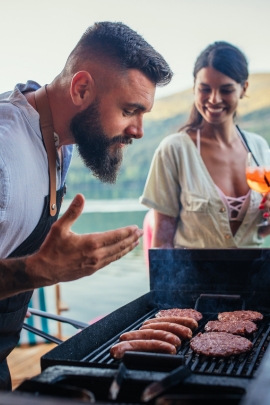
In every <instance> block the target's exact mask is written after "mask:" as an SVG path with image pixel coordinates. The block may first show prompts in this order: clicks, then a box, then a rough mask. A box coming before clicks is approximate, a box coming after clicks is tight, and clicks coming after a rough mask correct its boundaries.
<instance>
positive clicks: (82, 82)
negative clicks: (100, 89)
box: [70, 70, 96, 110]
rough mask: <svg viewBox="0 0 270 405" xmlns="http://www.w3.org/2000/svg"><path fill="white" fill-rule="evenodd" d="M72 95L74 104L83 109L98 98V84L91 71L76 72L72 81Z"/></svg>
mask: <svg viewBox="0 0 270 405" xmlns="http://www.w3.org/2000/svg"><path fill="white" fill-rule="evenodd" d="M70 96H71V99H72V102H73V104H74V105H75V106H76V107H79V108H80V109H81V110H84V109H85V108H87V107H88V106H89V105H90V104H92V103H93V101H94V100H95V98H96V86H95V82H94V80H93V77H92V76H91V75H90V73H89V72H87V71H86V70H83V71H81V72H77V73H75V75H74V76H73V77H72V80H71V83H70Z"/></svg>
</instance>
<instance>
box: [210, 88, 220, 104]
mask: <svg viewBox="0 0 270 405" xmlns="http://www.w3.org/2000/svg"><path fill="white" fill-rule="evenodd" d="M209 101H210V103H211V104H218V103H220V102H221V101H222V97H221V95H220V92H219V91H217V90H213V91H212V92H211V94H210V96H209Z"/></svg>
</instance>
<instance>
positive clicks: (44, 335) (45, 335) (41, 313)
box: [23, 308, 89, 345]
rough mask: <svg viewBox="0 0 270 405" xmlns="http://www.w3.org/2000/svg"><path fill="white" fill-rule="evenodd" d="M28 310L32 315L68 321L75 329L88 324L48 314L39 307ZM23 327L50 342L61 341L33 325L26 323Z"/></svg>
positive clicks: (57, 342) (82, 327)
mask: <svg viewBox="0 0 270 405" xmlns="http://www.w3.org/2000/svg"><path fill="white" fill-rule="evenodd" d="M28 311H29V312H30V313H31V314H32V315H37V316H41V317H43V318H48V319H52V320H54V321H58V322H63V323H68V324H69V325H72V326H74V328H76V329H84V328H86V327H87V326H89V325H88V323H85V322H80V321H75V320H74V319H70V318H65V317H63V316H60V315H54V314H50V313H49V312H45V311H41V310H40V309H34V308H28ZM23 329H26V330H28V331H29V332H31V333H34V334H35V335H38V336H41V337H42V338H44V339H46V340H49V341H50V342H53V343H56V344H58V345H59V344H61V343H63V341H62V340H60V339H58V338H56V337H54V336H52V335H49V334H48V333H46V332H43V331H42V330H40V329H37V328H35V327H34V326H30V325H28V324H27V323H24V324H23Z"/></svg>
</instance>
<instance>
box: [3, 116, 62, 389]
mask: <svg viewBox="0 0 270 405" xmlns="http://www.w3.org/2000/svg"><path fill="white" fill-rule="evenodd" d="M38 111H39V110H38ZM39 113H40V111H39ZM40 117H41V118H42V116H40ZM41 122H42V120H41ZM42 133H43V138H44V142H45V146H46V149H47V145H46V141H45V137H44V132H43V130H42ZM52 135H53V134H52ZM53 146H54V144H53ZM54 149H55V146H54ZM47 153H48V149H47ZM55 156H56V155H55ZM48 159H49V169H51V162H50V156H49V153H48ZM55 164H56V162H54V165H53V170H55ZM50 174H51V173H50ZM54 186H55V185H54ZM65 190H66V187H65V186H64V187H62V188H61V189H60V190H58V191H57V193H56V192H55V193H56V194H54V198H55V200H56V201H55V202H56V206H57V208H56V207H55V208H54V209H55V210H56V212H54V214H53V216H52V215H51V210H50V208H51V205H50V204H51V200H50V197H51V185H50V195H48V196H47V197H45V202H44V207H43V212H42V215H41V218H40V220H39V222H38V224H37V226H36V227H35V229H34V230H33V232H32V233H31V235H29V236H28V238H26V240H25V241H24V242H22V243H21V244H20V246H18V247H17V248H16V249H15V250H14V251H13V252H12V253H11V254H10V255H9V256H8V258H15V257H22V256H26V255H30V254H33V253H35V252H36V251H37V250H38V249H39V247H40V246H41V244H42V242H43V241H44V239H45V238H46V236H47V234H48V232H49V230H50V228H51V226H52V224H53V223H54V222H55V221H56V220H57V218H58V214H59V210H60V207H61V202H62V199H63V196H64V194H65ZM32 294H33V291H27V292H24V293H20V294H17V295H15V296H13V297H10V298H6V299H4V300H0V389H11V378H10V373H9V369H8V366H7V362H6V357H7V356H8V355H9V353H10V352H11V351H12V350H13V349H14V347H15V346H16V345H17V343H18V341H19V338H20V332H21V329H22V326H23V322H24V318H25V315H26V311H27V308H28V303H29V301H30V299H31V296H32Z"/></svg>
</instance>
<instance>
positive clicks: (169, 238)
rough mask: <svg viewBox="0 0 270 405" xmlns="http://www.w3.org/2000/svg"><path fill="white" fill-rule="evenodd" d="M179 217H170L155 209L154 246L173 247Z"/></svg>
mask: <svg viewBox="0 0 270 405" xmlns="http://www.w3.org/2000/svg"><path fill="white" fill-rule="evenodd" d="M176 225H177V218H173V217H169V216H168V215H165V214H161V213H160V212H158V211H156V210H154V230H153V239H152V247H159V248H173V247H174V245H173V239H174V235H175V230H176Z"/></svg>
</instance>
